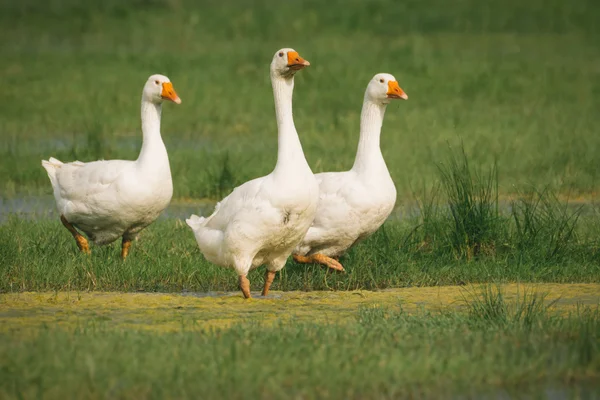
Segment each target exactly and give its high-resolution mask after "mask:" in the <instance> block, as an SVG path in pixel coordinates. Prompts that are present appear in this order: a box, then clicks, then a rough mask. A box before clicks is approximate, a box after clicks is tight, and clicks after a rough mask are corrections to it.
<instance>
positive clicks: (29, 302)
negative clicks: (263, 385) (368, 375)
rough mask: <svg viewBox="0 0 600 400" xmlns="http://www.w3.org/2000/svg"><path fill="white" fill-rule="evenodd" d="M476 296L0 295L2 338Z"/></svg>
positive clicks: (507, 293) (566, 307)
mask: <svg viewBox="0 0 600 400" xmlns="http://www.w3.org/2000/svg"><path fill="white" fill-rule="evenodd" d="M502 291H503V293H504V297H505V299H507V300H509V301H514V300H516V299H517V298H519V297H521V298H522V296H523V293H525V292H527V293H533V292H536V293H545V294H546V295H547V296H546V298H545V300H546V301H547V302H552V301H555V302H556V303H555V304H554V306H553V307H554V308H555V309H556V311H557V312H565V313H566V312H568V311H571V310H574V309H575V308H576V307H578V306H579V305H581V304H582V305H591V306H597V305H599V304H600V284H520V285H518V284H507V285H502ZM478 293H480V287H478V286H471V287H466V286H439V287H419V288H402V289H388V290H381V291H352V292H278V291H273V292H272V293H271V294H270V295H269V296H267V297H266V298H265V297H261V296H260V294H259V293H253V296H255V298H253V299H250V300H245V299H243V298H242V296H241V293H240V292H210V293H179V294H175V293H117V292H57V293H36V292H27V293H10V294H2V295H0V331H21V330H30V329H33V330H37V329H39V328H41V327H43V326H61V327H65V328H75V327H78V326H82V325H84V324H87V323H90V322H92V323H96V322H99V323H103V324H107V325H109V326H110V327H116V328H123V329H139V330H150V331H159V332H169V331H179V330H181V329H192V330H198V329H212V328H227V327H230V326H231V325H233V324H235V323H236V322H241V321H252V322H256V323H258V324H276V323H290V322H294V321H305V322H317V323H344V322H346V321H349V320H351V319H352V318H355V315H356V311H357V310H358V309H359V307H370V306H383V307H390V308H399V307H402V309H403V310H404V311H405V312H408V313H415V312H417V311H418V310H431V311H440V310H447V311H448V310H454V311H459V310H461V309H462V308H464V307H465V305H466V301H467V300H468V299H472V298H473V296H476V295H477V294H478Z"/></svg>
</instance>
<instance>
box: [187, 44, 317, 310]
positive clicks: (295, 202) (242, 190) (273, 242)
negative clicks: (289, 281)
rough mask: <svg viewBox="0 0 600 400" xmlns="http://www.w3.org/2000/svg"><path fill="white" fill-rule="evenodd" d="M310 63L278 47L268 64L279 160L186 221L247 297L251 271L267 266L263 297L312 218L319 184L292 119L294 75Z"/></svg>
mask: <svg viewBox="0 0 600 400" xmlns="http://www.w3.org/2000/svg"><path fill="white" fill-rule="evenodd" d="M308 65H310V63H309V62H308V61H306V60H304V59H303V58H302V57H300V56H299V55H298V53H297V52H296V51H294V50H293V49H281V50H279V51H278V52H277V53H275V56H274V57H273V61H272V62H271V83H272V86H273V95H274V97H275V114H276V116H277V129H278V152H277V164H276V165H275V169H274V170H273V172H271V173H270V174H269V175H267V176H264V177H261V178H257V179H254V180H251V181H249V182H246V183H244V184H243V185H241V186H239V187H237V188H235V189H234V190H233V192H232V193H231V194H230V195H229V196H227V197H225V198H224V199H223V200H221V202H220V203H218V204H217V205H216V207H215V211H214V212H213V214H212V215H211V216H209V217H207V218H204V217H198V216H197V215H192V216H191V217H190V218H189V219H187V220H186V222H187V224H188V225H189V226H190V228H192V230H193V231H194V235H195V237H196V241H197V242H198V246H199V247H200V251H201V252H202V253H203V254H204V257H205V258H206V259H207V260H208V261H210V262H212V263H215V264H217V265H220V266H223V267H230V268H233V269H234V270H235V271H236V273H237V274H238V277H239V285H240V288H241V290H242V293H243V294H244V297H245V298H249V297H250V282H249V281H248V278H247V277H246V276H247V274H248V272H249V271H250V270H251V269H254V268H256V267H258V266H260V265H263V264H266V267H267V272H266V275H265V283H264V288H263V292H262V294H263V296H266V295H267V294H268V292H269V288H270V286H271V283H272V282H273V279H274V277H275V273H276V272H277V271H279V270H281V269H282V268H283V267H284V265H285V262H286V260H287V258H288V257H289V255H290V254H291V253H292V250H293V249H294V247H296V245H297V244H298V243H299V242H300V240H302V238H303V237H304V235H305V234H306V231H307V230H308V228H309V227H310V224H311V223H312V221H313V218H314V216H315V212H316V209H317V202H318V199H319V187H318V185H317V181H316V179H315V177H314V174H313V173H312V171H311V169H310V167H309V166H308V163H307V162H306V158H305V157H304V153H303V151H302V146H301V144H300V139H299V138H298V133H297V132H296V128H295V126H294V120H293V118H292V93H293V90H294V74H295V73H296V72H297V71H299V70H300V69H302V68H304V67H306V66H308Z"/></svg>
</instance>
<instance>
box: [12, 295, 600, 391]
mask: <svg viewBox="0 0 600 400" xmlns="http://www.w3.org/2000/svg"><path fill="white" fill-rule="evenodd" d="M485 293H487V295H485V296H484V297H483V298H480V299H479V300H475V299H470V298H468V299H467V300H468V301H467V307H466V309H465V310H464V311H462V312H460V311H458V312H426V311H421V312H418V313H417V314H408V313H406V312H404V311H403V310H402V307H401V305H398V306H396V307H388V308H382V307H377V306H370V307H365V308H362V309H359V311H358V312H357V314H356V317H355V319H354V320H351V321H350V322H348V323H346V324H342V325H337V324H328V323H316V322H294V321H292V322H290V323H282V324H276V325H275V326H269V325H267V326H265V325H260V324H258V323H255V322H241V323H239V324H238V325H235V326H234V327H232V328H226V329H211V330H205V329H203V328H202V326H201V325H194V323H193V320H190V321H184V320H182V321H181V330H180V331H179V332H175V333H168V334H161V333H157V332H153V331H136V330H133V329H128V330H119V329H114V328H112V327H111V324H110V322H109V321H100V320H95V319H93V318H92V319H87V320H86V319H82V320H81V322H80V325H79V326H78V327H77V328H75V329H60V328H54V327H52V326H46V327H45V328H41V329H39V330H38V331H35V332H34V333H26V332H22V331H13V332H10V331H8V332H5V333H2V334H0V337H1V339H2V340H0V376H1V377H2V379H0V396H1V397H3V398H7V399H11V398H33V397H38V396H39V395H41V394H43V397H44V398H65V397H77V398H82V399H94V398H107V397H110V398H132V397H135V398H141V399H145V398H148V399H151V398H197V397H198V396H199V395H200V394H202V396H203V397H206V398H227V399H238V398H240V399H241V398H264V399H279V398H304V399H313V398H314V399H317V398H321V399H323V398H351V399H354V398H356V399H358V398H361V399H364V398H369V399H371V398H373V399H375V398H377V399H380V398H415V397H419V398H424V397H425V398H449V397H451V396H460V395H463V396H469V397H472V396H475V397H480V396H482V395H491V396H494V397H495V396H496V395H500V394H504V395H512V396H518V397H522V396H525V395H528V396H544V395H547V393H548V391H551V392H553V393H556V394H561V397H563V396H567V395H569V396H573V395H580V396H584V397H585V396H586V393H587V394H588V395H589V394H591V393H593V391H594V390H597V388H598V382H599V380H598V378H599V377H600V376H599V374H600V351H599V350H600V348H599V342H598V337H599V335H600V314H599V312H598V308H597V307H583V306H581V307H579V308H577V309H575V310H574V311H572V312H571V313H570V314H568V315H562V316H559V315H558V314H556V313H555V312H554V311H553V310H552V308H551V306H549V305H547V304H545V303H544V302H543V297H540V296H539V295H529V296H527V295H524V296H521V297H520V298H519V301H518V302H517V303H508V302H506V301H505V300H504V298H503V297H502V294H501V292H499V291H497V290H496V289H494V288H491V287H490V288H489V289H488V290H487V292H485ZM535 398H537V397H535Z"/></svg>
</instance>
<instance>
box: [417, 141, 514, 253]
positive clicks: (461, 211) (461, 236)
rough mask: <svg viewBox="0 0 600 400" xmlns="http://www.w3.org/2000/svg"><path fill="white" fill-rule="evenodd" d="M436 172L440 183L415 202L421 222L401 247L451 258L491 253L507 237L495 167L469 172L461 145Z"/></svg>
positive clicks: (470, 168)
mask: <svg viewBox="0 0 600 400" xmlns="http://www.w3.org/2000/svg"><path fill="white" fill-rule="evenodd" d="M438 174H439V182H438V183H437V184H436V185H435V186H434V188H433V189H432V190H431V191H430V192H429V193H426V194H425V195H424V196H423V199H422V200H420V199H419V200H418V205H419V212H418V216H417V218H418V219H419V220H420V221H419V224H418V225H417V227H416V228H415V229H414V230H413V231H412V232H411V234H410V237H409V238H407V239H408V240H407V242H406V243H408V244H410V245H412V246H413V249H414V250H419V251H423V250H425V251H428V252H434V253H436V254H437V255H440V253H444V254H450V255H452V257H453V258H455V259H466V260H471V259H473V258H475V257H479V256H480V255H488V256H493V255H495V254H496V251H497V248H498V246H499V245H500V244H501V243H503V242H504V241H505V239H506V235H507V227H506V217H505V216H503V215H501V213H500V211H499V200H498V169H497V166H496V163H494V165H493V166H492V167H491V168H489V170H487V171H477V170H474V169H473V168H472V167H471V166H470V165H469V160H468V158H467V155H466V153H465V151H464V148H462V147H461V149H460V151H459V152H458V153H455V152H453V151H451V153H450V156H449V157H448V160H447V161H446V162H444V163H440V164H439V165H438ZM442 199H443V200H442ZM414 246H416V248H415V247H414Z"/></svg>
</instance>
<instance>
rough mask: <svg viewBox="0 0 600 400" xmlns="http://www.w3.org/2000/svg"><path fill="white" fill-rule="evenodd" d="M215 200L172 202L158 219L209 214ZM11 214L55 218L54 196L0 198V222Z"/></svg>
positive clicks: (29, 218)
mask: <svg viewBox="0 0 600 400" xmlns="http://www.w3.org/2000/svg"><path fill="white" fill-rule="evenodd" d="M214 207H215V202H213V201H198V202H179V201H174V202H172V203H171V204H170V205H169V207H167V209H166V210H165V211H164V212H163V213H162V214H161V216H160V217H159V218H160V219H165V218H177V219H184V218H188V217H189V216H190V215H191V214H198V213H199V214H200V215H209V214H211V213H212V212H213V210H214ZM11 215H16V216H18V217H19V218H22V219H27V220H40V219H57V221H58V213H57V211H56V203H55V202H54V197H53V196H51V195H48V196H22V197H14V198H7V199H3V198H0V223H3V222H5V221H6V220H7V219H8V218H9V217H10V216H11Z"/></svg>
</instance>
